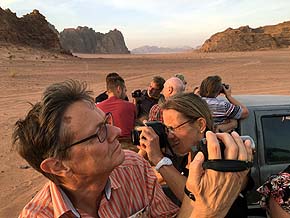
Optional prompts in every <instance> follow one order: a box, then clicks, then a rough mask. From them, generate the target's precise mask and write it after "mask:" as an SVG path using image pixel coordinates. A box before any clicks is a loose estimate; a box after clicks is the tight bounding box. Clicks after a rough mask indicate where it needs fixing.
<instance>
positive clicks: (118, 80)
mask: <svg viewBox="0 0 290 218" xmlns="http://www.w3.org/2000/svg"><path fill="white" fill-rule="evenodd" d="M126 91H127V89H126V85H125V81H124V79H123V78H122V77H121V76H118V77H110V78H107V93H108V97H109V98H108V99H107V100H105V101H102V102H100V103H99V104H96V106H97V107H98V108H100V109H101V110H102V111H104V112H105V113H107V112H111V113H112V115H113V118H114V125H115V126H117V127H119V128H120V129H121V138H130V136H131V130H132V129H133V128H134V124H135V118H136V108H135V105H134V104H133V103H131V102H128V101H125V100H124V98H125V97H126V96H127V95H126Z"/></svg>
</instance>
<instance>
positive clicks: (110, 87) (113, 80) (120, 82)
mask: <svg viewBox="0 0 290 218" xmlns="http://www.w3.org/2000/svg"><path fill="white" fill-rule="evenodd" d="M106 83H107V91H108V92H112V93H115V92H116V90H117V88H118V86H120V87H121V88H124V87H125V81H124V79H123V78H122V77H121V76H115V77H110V78H107V80H106Z"/></svg>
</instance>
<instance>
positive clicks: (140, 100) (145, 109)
mask: <svg viewBox="0 0 290 218" xmlns="http://www.w3.org/2000/svg"><path fill="white" fill-rule="evenodd" d="M164 82H165V80H164V79H163V78H162V77H160V76H155V77H153V79H152V81H151V82H150V85H149V86H148V88H147V90H143V91H142V92H140V96H139V95H138V96H136V95H134V92H133V93H132V97H133V103H134V104H135V105H136V109H137V119H138V122H137V124H142V123H143V121H144V120H148V116H149V111H150V109H151V107H152V106H153V105H155V104H157V103H158V101H159V98H160V97H161V96H162V95H161V91H162V89H163V85H164Z"/></svg>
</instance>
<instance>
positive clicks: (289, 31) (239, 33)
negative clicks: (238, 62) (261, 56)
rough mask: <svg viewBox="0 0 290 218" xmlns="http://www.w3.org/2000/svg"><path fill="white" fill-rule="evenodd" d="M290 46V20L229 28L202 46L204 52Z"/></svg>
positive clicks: (213, 36)
mask: <svg viewBox="0 0 290 218" xmlns="http://www.w3.org/2000/svg"><path fill="white" fill-rule="evenodd" d="M288 46H290V21H287V22H284V23H280V24H277V25H269V26H264V27H259V28H256V29H253V28H250V27H249V26H243V27H240V28H238V29H232V28H228V29H226V30H225V31H223V32H220V33H216V34H214V35H212V36H211V37H210V38H209V39H207V40H206V41H205V43H204V44H203V45H202V47H201V49H200V50H201V51H203V52H229V51H253V50H260V49H277V48H287V47H288Z"/></svg>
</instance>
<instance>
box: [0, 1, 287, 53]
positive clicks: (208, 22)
mask: <svg viewBox="0 0 290 218" xmlns="http://www.w3.org/2000/svg"><path fill="white" fill-rule="evenodd" d="M0 6H1V8H2V9H6V8H10V9H11V11H13V12H15V13H16V15H17V16H18V17H21V16H23V15H24V14H27V13H30V12H32V10H33V9H38V10H39V11H40V13H41V14H43V15H44V16H45V17H46V19H47V21H49V22H50V23H51V24H53V25H54V26H55V27H56V28H57V30H58V31H59V32H61V31H62V30H63V29H64V28H76V27H77V26H88V27H91V28H93V29H94V30H95V31H96V32H101V33H107V32H109V31H110V30H113V29H115V28H116V29H118V30H120V31H121V32H122V34H123V36H124V38H125V43H126V45H127V47H128V48H129V50H131V49H133V48H136V47H139V46H143V45H150V46H153V45H155V46H161V47H181V46H191V47H196V46H198V45H202V44H203V42H204V41H205V40H206V39H208V38H209V37H210V36H211V35H213V34H214V33H216V32H221V31H224V30H225V29H227V28H228V27H232V28H238V27H240V26H245V25H249V26H250V27H251V28H257V27H260V26H264V25H273V24H278V23H281V22H283V21H289V20H290V0H203V1H198V0H0Z"/></svg>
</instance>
